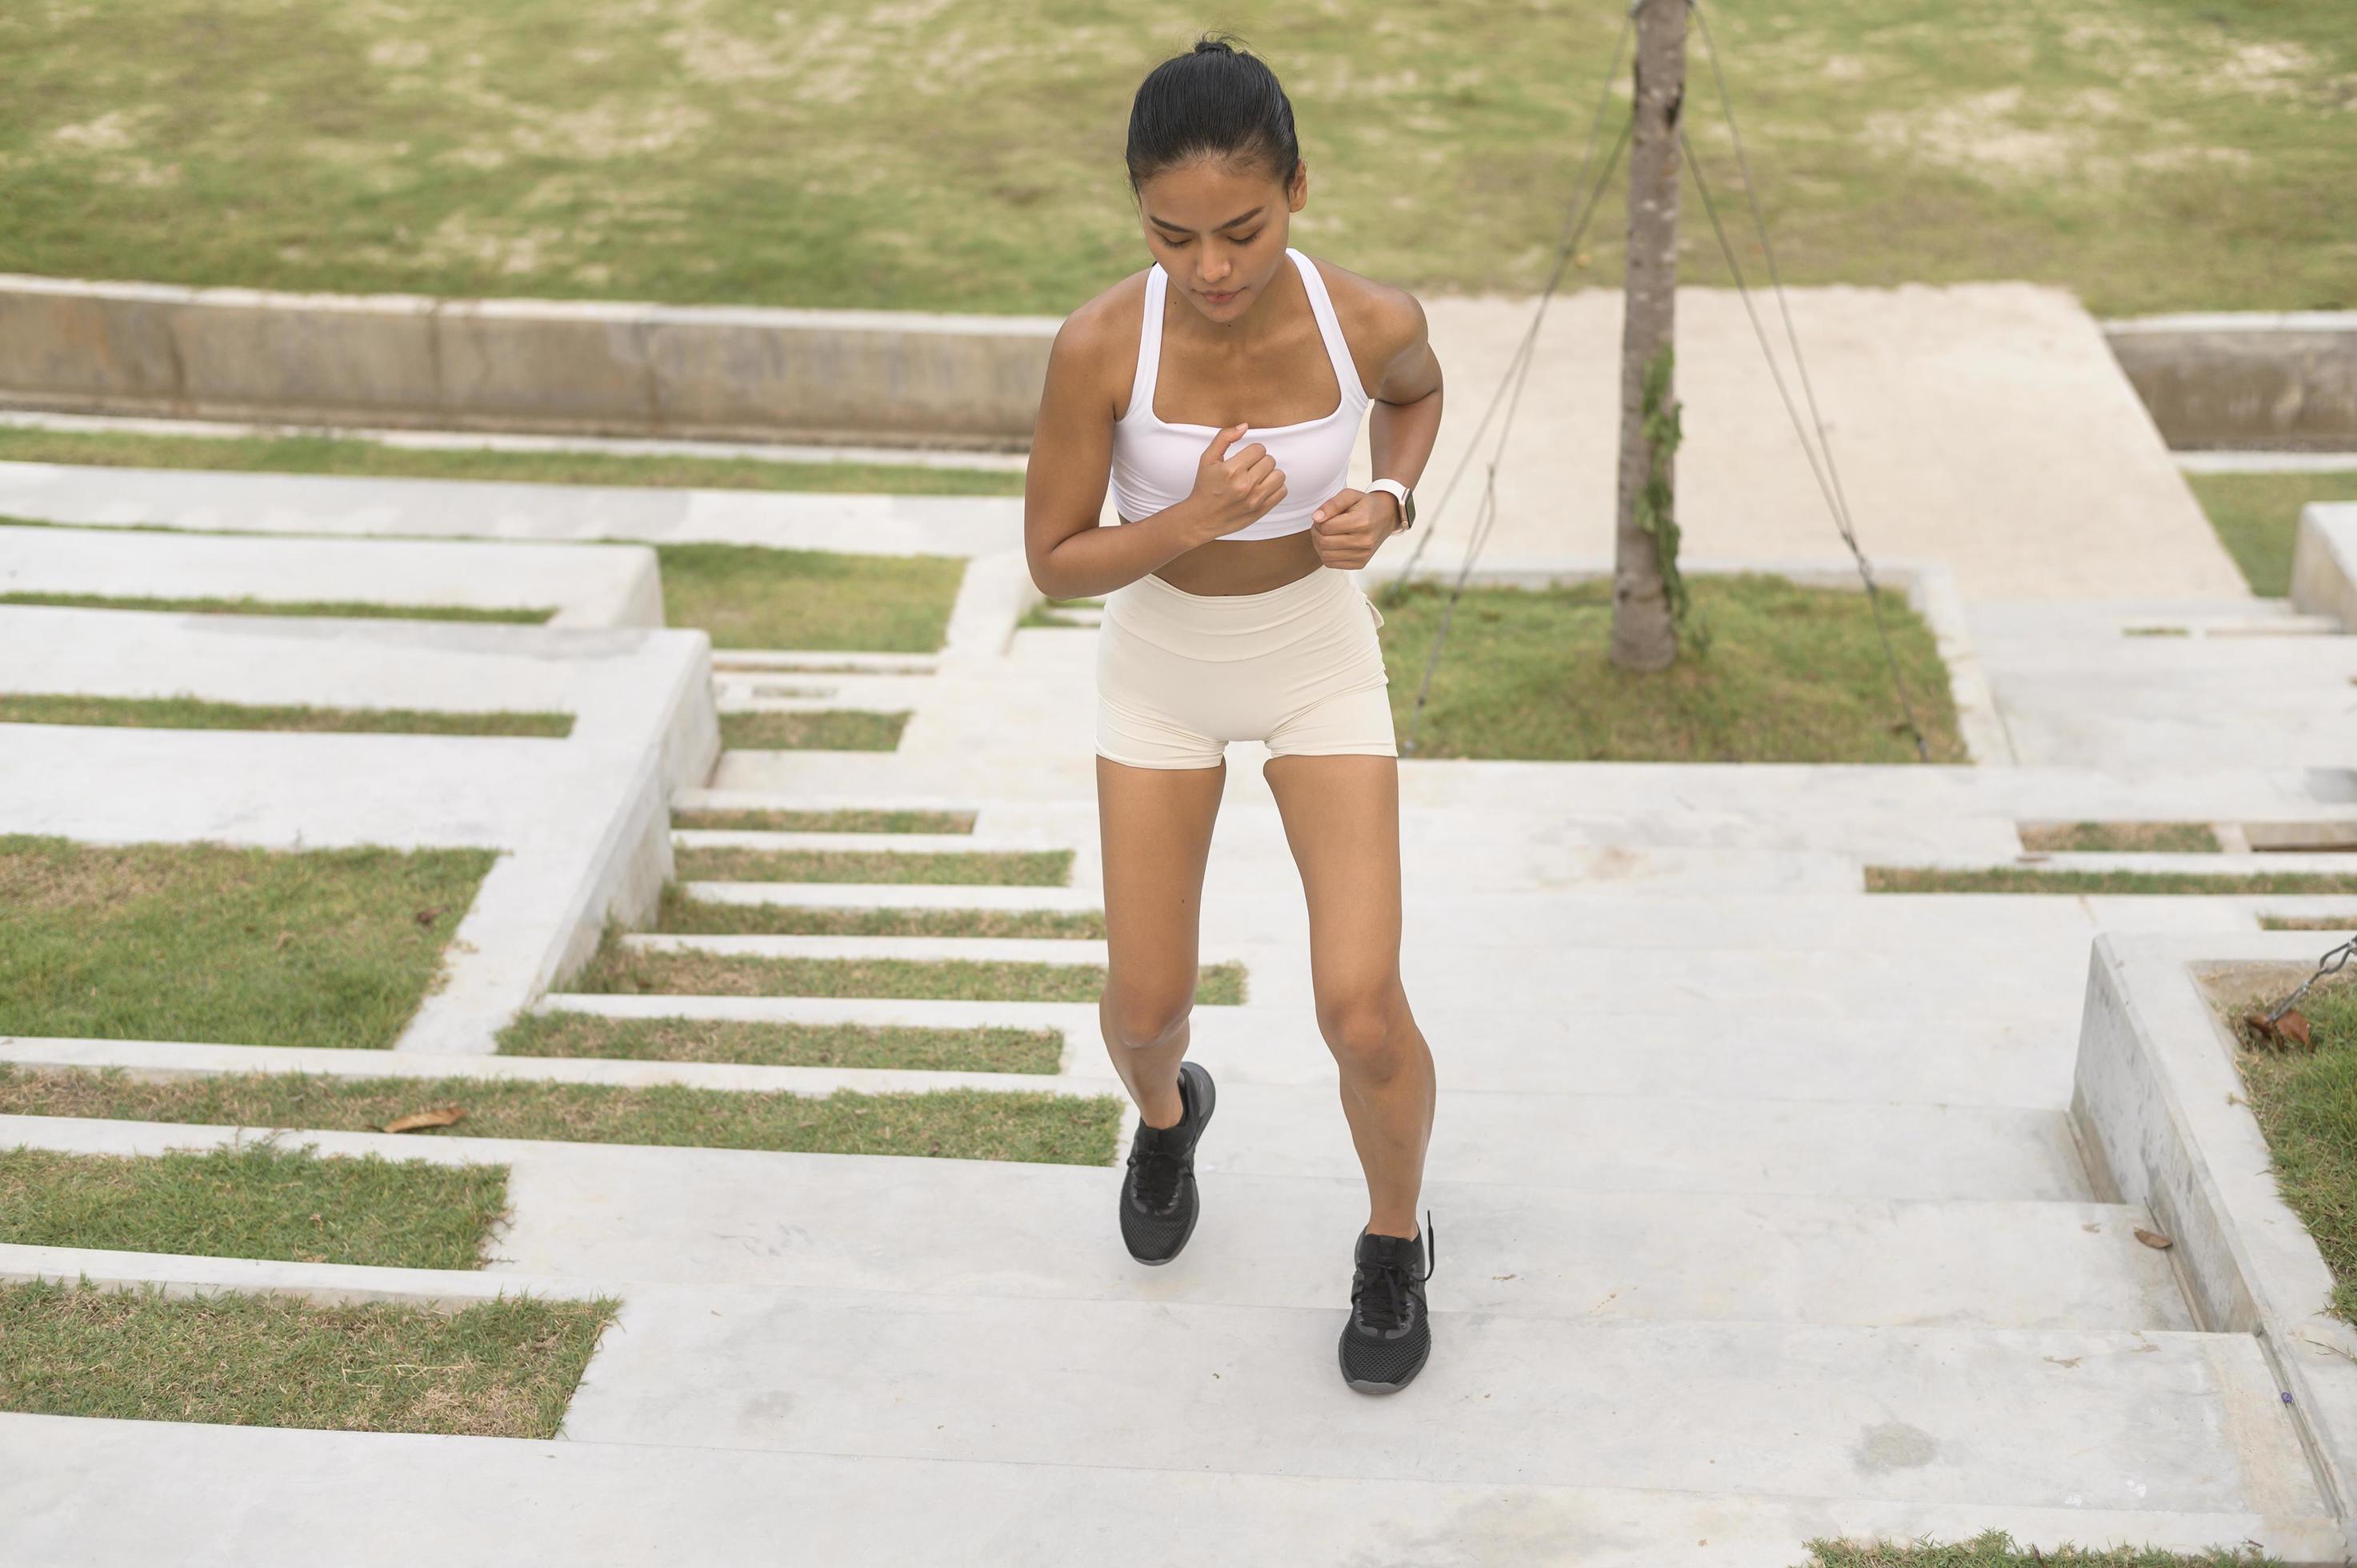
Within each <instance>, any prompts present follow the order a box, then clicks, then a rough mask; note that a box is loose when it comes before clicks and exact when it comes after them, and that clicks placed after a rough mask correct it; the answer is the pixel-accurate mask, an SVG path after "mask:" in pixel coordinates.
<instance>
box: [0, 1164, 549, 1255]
mask: <svg viewBox="0 0 2357 1568" xmlns="http://www.w3.org/2000/svg"><path fill="white" fill-rule="evenodd" d="M507 1185H508V1173H507V1168H506V1167H505V1166H503V1165H432V1164H428V1163H426V1162H425V1161H423V1160H389V1159H385V1158H384V1157H382V1155H374V1154H371V1155H363V1156H362V1157H361V1158H358V1159H349V1158H343V1157H340V1156H339V1157H335V1158H328V1159H322V1158H320V1157H318V1156H317V1155H314V1154H312V1153H311V1152H310V1151H309V1150H307V1149H281V1148H277V1147H274V1146H273V1145H271V1144H243V1145H242V1146H240V1147H237V1148H233V1149H208V1150H203V1151H176V1152H173V1153H168V1154H164V1155H141V1156H138V1157H135V1158H134V1157H126V1156H123V1155H79V1154H60V1153H58V1152H56V1151H53V1150H49V1149H34V1148H16V1149H0V1241H7V1242H13V1243H16V1244H17V1245H20V1246H29V1247H103V1248H109V1249H114V1250H120V1251H132V1252H178V1253H187V1254H193V1255H198V1256H202V1257H209V1258H283V1259H286V1260H288V1261H290V1262H298V1263H373V1264H380V1265H382V1266H384V1267H388V1268H403V1269H479V1268H481V1267H482V1266H483V1261H484V1260H483V1248H484V1243H485V1241H486V1240H488V1239H489V1238H490V1232H491V1227H492V1226H493V1225H494V1224H495V1223H497V1222H498V1220H499V1219H500V1215H501V1214H502V1213H503V1212H504V1211H505V1209H506V1208H507Z"/></svg>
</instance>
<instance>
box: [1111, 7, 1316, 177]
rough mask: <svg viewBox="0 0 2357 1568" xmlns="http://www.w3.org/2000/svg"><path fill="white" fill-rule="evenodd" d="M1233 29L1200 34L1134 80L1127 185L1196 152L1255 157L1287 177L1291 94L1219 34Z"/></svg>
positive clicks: (1291, 164) (1293, 157) (1293, 155)
mask: <svg viewBox="0 0 2357 1568" xmlns="http://www.w3.org/2000/svg"><path fill="white" fill-rule="evenodd" d="M1233 36H1234V35H1232V34H1225V35H1213V34H1210V33H1206V34H1204V35H1203V37H1202V38H1200V39H1199V40H1197V42H1196V44H1195V47H1194V48H1193V49H1191V50H1189V52H1188V53H1186V54H1183V55H1173V56H1172V57H1171V58H1170V59H1166V60H1164V61H1163V62H1162V63H1161V64H1160V65H1157V66H1156V67H1155V68H1154V69H1153V70H1151V71H1149V72H1148V73H1147V74H1146V80H1145V81H1143V82H1140V83H1139V84H1138V89H1137V97H1136V99H1135V101H1134V102H1132V103H1131V104H1130V108H1129V151H1128V158H1129V188H1130V189H1132V190H1135V189H1137V188H1138V187H1140V186H1142V185H1144V184H1145V183H1146V181H1147V180H1148V179H1151V178H1152V177H1154V176H1156V175H1157V174H1160V173H1161V172H1162V171H1163V170H1164V169H1167V168H1169V167H1171V166H1173V165H1176V164H1183V163H1189V162H1191V161H1192V160H1194V159H1196V158H1200V157H1229V158H1242V159H1244V160H1246V161H1247V162H1251V163H1256V164H1258V165H1260V166H1262V167H1264V168H1265V169H1267V170H1268V172H1269V174H1270V175H1271V177H1274V178H1275V180H1276V182H1277V183H1278V184H1280V185H1283V184H1285V183H1286V182H1287V181H1289V180H1291V179H1292V178H1293V171H1294V168H1295V166H1297V165H1298V164H1299V163H1300V161H1301V144H1300V143H1299V141H1298V140H1297V139H1296V138H1295V136H1294V134H1293V102H1292V101H1291V100H1290V99H1288V98H1286V96H1285V89H1284V88H1282V87H1280V86H1278V85H1277V81H1276V73H1275V71H1273V70H1269V69H1268V67H1267V65H1266V64H1265V62H1263V61H1262V60H1261V59H1258V58H1257V57H1255V56H1253V55H1248V54H1243V53H1241V52H1239V51H1238V50H1237V49H1235V48H1233V47H1232V46H1231V45H1230V44H1229V43H1228V42H1227V39H1228V38H1232V37H1233Z"/></svg>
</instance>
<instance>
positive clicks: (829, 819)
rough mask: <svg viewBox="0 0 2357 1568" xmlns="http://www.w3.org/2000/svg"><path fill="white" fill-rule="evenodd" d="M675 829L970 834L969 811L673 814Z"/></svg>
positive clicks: (972, 822) (672, 823) (765, 811)
mask: <svg viewBox="0 0 2357 1568" xmlns="http://www.w3.org/2000/svg"><path fill="white" fill-rule="evenodd" d="M671 825H672V826H673V827H675V828H711V829H719V830H724V831H731V830H733V831H737V832H777V833H970V832H974V813H973V812H972V811H791V810H772V809H767V808H763V809H752V810H742V811H738V810H716V811H673V812H672V814H671Z"/></svg>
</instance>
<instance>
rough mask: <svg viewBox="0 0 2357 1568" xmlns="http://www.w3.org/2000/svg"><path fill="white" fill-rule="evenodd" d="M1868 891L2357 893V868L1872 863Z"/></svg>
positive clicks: (1868, 871)
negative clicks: (2222, 870) (1961, 867)
mask: <svg viewBox="0 0 2357 1568" xmlns="http://www.w3.org/2000/svg"><path fill="white" fill-rule="evenodd" d="M1866 890H1867V892H1868V893H2186V894H2203V893H2207V894H2212V895H2220V896H2223V895H2231V894H2237V893H2357V872H2345V871H2253V872H2243V873H2230V874H2212V873H2210V872H2206V871H2041V870H2040V869H2039V868H2037V867H2036V866H2027V865H2020V866H2017V865H1988V866H1975V867H1974V868H1972V869H1971V870H1966V871H1951V870H1945V869H1943V868H1941V867H1937V866H1919V865H1869V866H1867V868H1866Z"/></svg>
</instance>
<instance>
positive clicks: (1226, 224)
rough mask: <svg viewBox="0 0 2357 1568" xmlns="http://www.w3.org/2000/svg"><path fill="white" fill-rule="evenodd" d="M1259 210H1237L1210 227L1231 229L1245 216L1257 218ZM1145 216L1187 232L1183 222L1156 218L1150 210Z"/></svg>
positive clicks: (1164, 226)
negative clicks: (1224, 219) (1222, 221)
mask: <svg viewBox="0 0 2357 1568" xmlns="http://www.w3.org/2000/svg"><path fill="white" fill-rule="evenodd" d="M1260 210H1261V209H1259V208H1257V207H1255V208H1254V209H1252V210H1251V211H1250V212H1239V213H1237V214H1236V215H1235V216H1234V217H1233V218H1231V219H1229V220H1227V221H1226V222H1224V223H1215V224H1213V225H1212V227H1213V228H1215V229H1232V228H1234V227H1235V226H1236V225H1237V224H1239V223H1241V222H1243V220H1245V219H1247V218H1257V217H1259V216H1260ZM1146 217H1147V218H1149V219H1152V220H1153V221H1155V222H1156V223H1158V224H1160V225H1161V226H1162V227H1163V228H1165V229H1176V230H1178V231H1179V232H1180V233H1181V234H1184V233H1185V232H1187V225H1185V224H1184V223H1173V222H1172V221H1170V220H1168V218H1156V217H1155V216H1154V214H1153V213H1151V212H1149V213H1147V214H1146Z"/></svg>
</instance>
